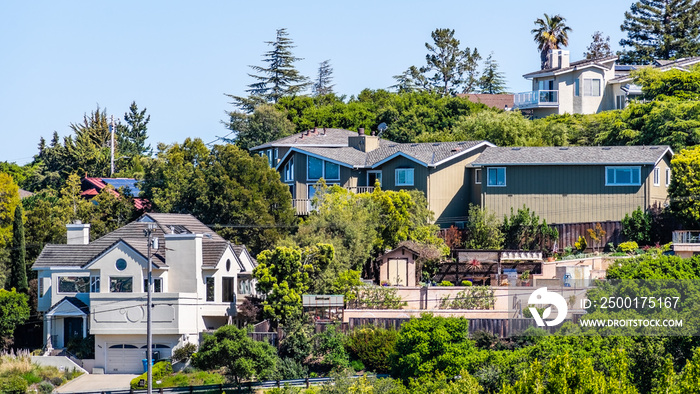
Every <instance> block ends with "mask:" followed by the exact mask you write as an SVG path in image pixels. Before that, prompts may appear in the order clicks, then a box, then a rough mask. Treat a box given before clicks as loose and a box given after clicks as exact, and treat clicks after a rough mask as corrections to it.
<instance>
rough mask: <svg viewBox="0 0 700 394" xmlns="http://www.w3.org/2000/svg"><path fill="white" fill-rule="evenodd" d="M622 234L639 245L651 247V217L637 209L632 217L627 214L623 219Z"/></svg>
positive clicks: (639, 208)
mask: <svg viewBox="0 0 700 394" xmlns="http://www.w3.org/2000/svg"><path fill="white" fill-rule="evenodd" d="M622 234H624V235H625V237H627V239H629V240H630V241H635V242H637V243H638V244H639V245H649V243H650V242H651V215H649V214H648V213H647V212H644V211H643V210H642V208H641V207H637V209H635V210H634V211H633V212H632V216H630V215H629V214H625V217H624V219H622Z"/></svg>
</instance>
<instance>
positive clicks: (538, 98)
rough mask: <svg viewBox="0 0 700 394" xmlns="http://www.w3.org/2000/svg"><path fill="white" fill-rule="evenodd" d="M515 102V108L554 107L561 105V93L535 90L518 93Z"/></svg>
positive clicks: (514, 98)
mask: <svg viewBox="0 0 700 394" xmlns="http://www.w3.org/2000/svg"><path fill="white" fill-rule="evenodd" d="M513 100H514V103H513V104H514V106H515V108H528V107H552V106H557V105H559V91H558V90H535V91H532V92H522V93H516V94H515V96H514V97H513Z"/></svg>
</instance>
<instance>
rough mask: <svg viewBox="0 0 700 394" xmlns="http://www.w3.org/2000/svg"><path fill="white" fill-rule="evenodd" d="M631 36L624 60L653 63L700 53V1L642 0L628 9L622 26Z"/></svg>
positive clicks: (625, 41) (621, 54) (626, 39)
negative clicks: (657, 60)
mask: <svg viewBox="0 0 700 394" xmlns="http://www.w3.org/2000/svg"><path fill="white" fill-rule="evenodd" d="M620 29H622V31H623V32H627V38H623V39H622V40H620V45H622V46H623V47H626V48H627V49H625V50H623V51H622V52H621V53H620V61H621V62H623V63H629V64H649V63H651V62H652V61H654V60H655V59H661V60H668V59H675V58H681V57H688V56H697V55H699V54H700V2H698V0H639V1H637V2H635V3H634V4H632V6H631V7H630V10H629V11H628V12H625V21H624V23H623V24H622V26H620Z"/></svg>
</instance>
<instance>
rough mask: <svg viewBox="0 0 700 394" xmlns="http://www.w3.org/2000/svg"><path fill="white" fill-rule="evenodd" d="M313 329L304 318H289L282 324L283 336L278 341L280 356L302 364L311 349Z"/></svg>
mask: <svg viewBox="0 0 700 394" xmlns="http://www.w3.org/2000/svg"><path fill="white" fill-rule="evenodd" d="M313 329H314V327H313V326H312V325H311V324H309V322H307V321H305V320H304V319H289V321H288V322H287V324H286V325H285V326H284V332H285V336H284V338H282V340H281V341H280V348H279V355H280V357H283V358H288V359H292V360H294V361H295V362H297V363H300V364H303V363H304V361H305V360H306V358H307V357H309V355H310V354H311V352H312V350H313V342H312V335H313Z"/></svg>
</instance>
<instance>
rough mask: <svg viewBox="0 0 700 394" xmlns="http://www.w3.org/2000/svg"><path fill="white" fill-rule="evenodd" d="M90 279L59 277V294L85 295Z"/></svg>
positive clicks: (84, 277)
mask: <svg viewBox="0 0 700 394" xmlns="http://www.w3.org/2000/svg"><path fill="white" fill-rule="evenodd" d="M89 283H90V278H89V277H87V276H59V277H58V292H59V293H87V292H88V290H89V287H88V286H89Z"/></svg>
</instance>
